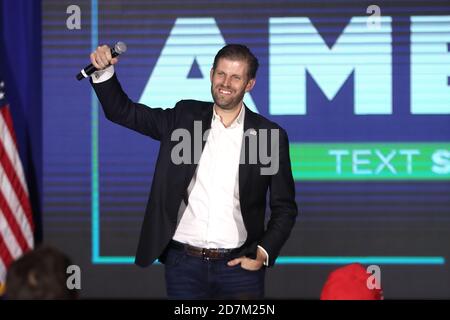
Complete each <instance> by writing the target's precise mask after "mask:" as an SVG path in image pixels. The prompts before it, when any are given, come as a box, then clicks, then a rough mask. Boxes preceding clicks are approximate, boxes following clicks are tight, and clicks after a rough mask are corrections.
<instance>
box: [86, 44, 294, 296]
mask: <svg viewBox="0 0 450 320" xmlns="http://www.w3.org/2000/svg"><path fill="white" fill-rule="evenodd" d="M91 62H92V64H93V65H94V66H95V67H96V68H97V69H98V70H101V71H97V72H96V74H94V77H93V78H92V84H93V87H94V90H95V92H96V93H97V96H98V98H99V100H100V102H101V104H102V106H103V110H104V112H105V115H106V117H107V118H108V119H109V120H111V121H113V122H116V123H118V124H121V125H123V126H125V127H127V128H130V129H133V130H135V131H137V132H140V133H142V134H144V135H147V136H150V137H151V138H153V139H156V140H159V141H160V143H161V144H160V150H159V155H158V160H157V163H156V167H155V173H154V177H153V184H152V189H151V192H150V198H149V201H148V204H147V208H146V214H145V218H144V222H143V225H142V231H141V237H140V240H139V246H138V250H137V255H136V264H138V265H140V266H147V265H149V264H151V263H152V262H153V261H154V260H155V259H157V258H158V259H159V260H160V261H161V262H162V263H164V264H165V275H166V287H167V294H168V297H169V298H171V299H208V298H225V299H244V298H248V299H257V298H263V297H264V275H265V266H267V267H270V266H272V265H273V264H274V262H275V259H276V257H277V256H278V255H279V252H280V250H281V247H282V246H283V244H284V243H285V242H286V240H287V239H288V237H289V234H290V232H291V229H292V227H293V225H294V223H295V219H296V216H297V205H296V203H295V186H294V182H293V178H292V172H291V164H290V159H289V143H288V138H287V134H286V132H285V131H284V130H283V129H282V128H281V127H279V126H278V125H277V124H275V123H273V122H271V121H269V120H267V119H265V118H264V117H262V116H260V115H258V114H256V113H254V112H252V111H250V110H249V109H248V108H247V107H246V106H245V105H244V103H243V98H244V95H245V93H246V92H250V91H251V90H252V89H253V87H254V85H255V81H256V80H255V78H256V71H257V69H258V60H257V59H256V57H255V56H254V55H253V54H252V53H251V52H250V50H249V49H248V48H247V47H246V46H243V45H227V46H225V47H224V48H222V49H221V50H220V51H219V52H218V53H217V55H216V57H215V59H214V64H213V67H212V69H211V72H210V79H211V94H212V96H213V100H214V103H209V102H201V101H195V100H182V101H179V102H178V103H177V104H176V106H175V107H174V108H172V109H166V110H163V109H160V108H149V107H147V106H144V105H142V104H139V103H134V102H133V101H131V100H130V99H129V98H128V97H127V96H126V94H125V93H124V92H123V90H122V88H121V86H120V84H119V82H118V80H117V77H116V75H115V73H114V70H113V66H112V65H114V64H116V63H117V62H118V59H117V58H114V59H113V58H112V57H111V52H110V49H109V47H107V46H101V47H98V48H97V50H96V51H95V52H93V53H92V54H91ZM199 127H201V136H200V139H201V141H200V143H199V142H198V141H197V144H196V142H195V141H194V140H195V139H196V134H195V133H196V132H195V131H196V129H198V128H199ZM180 132H187V133H189V134H190V136H191V137H193V138H192V139H190V140H191V145H190V146H191V147H192V148H191V149H192V150H194V149H195V146H196V145H200V146H202V150H200V154H201V156H200V159H194V161H192V162H190V161H180V159H179V158H180V157H182V158H183V159H184V160H185V159H186V158H189V160H190V159H192V158H191V152H190V151H192V150H188V151H189V152H187V151H186V150H183V152H181V153H182V154H183V155H182V156H181V155H180V154H181V153H180V152H177V150H178V149H179V141H178V140H177V139H176V138H177V136H179V133H180ZM267 132H270V134H271V139H257V140H256V141H258V146H257V148H258V150H267V149H269V150H272V151H273V150H274V149H275V151H274V152H272V154H271V158H272V159H275V160H276V161H277V165H276V170H273V172H271V173H270V174H262V173H263V170H264V169H267V168H263V164H262V162H261V161H250V160H249V158H250V159H251V158H252V157H253V158H254V156H255V155H257V154H256V152H255V150H256V149H255V148H253V147H255V146H252V145H250V147H249V148H247V147H246V143H245V141H247V139H248V141H253V142H255V139H252V138H256V137H257V136H258V138H261V137H260V136H261V135H263V136H264V134H266V133H267ZM197 136H198V135H197ZM274 137H275V138H276V139H275V140H274ZM261 141H262V142H261ZM195 151H196V150H194V151H193V152H192V153H193V154H194V158H195V153H196V152H195ZM259 154H261V152H260V153H259ZM241 156H242V158H241ZM242 159H244V160H243V161H242ZM269 188H270V208H271V217H270V220H269V222H268V224H267V228H266V230H265V227H264V220H265V208H266V194H267V190H268V189H269Z"/></svg>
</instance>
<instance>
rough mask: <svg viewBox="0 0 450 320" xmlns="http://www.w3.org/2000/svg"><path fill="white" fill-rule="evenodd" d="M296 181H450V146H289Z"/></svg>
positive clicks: (348, 144) (369, 144)
mask: <svg viewBox="0 0 450 320" xmlns="http://www.w3.org/2000/svg"><path fill="white" fill-rule="evenodd" d="M290 156H291V162H292V172H293V175H294V179H295V180H297V181H305V180H308V181H313V180H450V143H446V142H443V143H384V142H379V143H291V145H290Z"/></svg>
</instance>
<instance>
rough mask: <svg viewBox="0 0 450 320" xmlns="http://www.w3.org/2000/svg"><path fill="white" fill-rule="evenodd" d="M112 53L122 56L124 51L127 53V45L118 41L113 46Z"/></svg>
mask: <svg viewBox="0 0 450 320" xmlns="http://www.w3.org/2000/svg"><path fill="white" fill-rule="evenodd" d="M114 51H115V52H117V53H118V54H122V53H124V52H125V51H127V45H126V44H125V43H124V42H122V41H119V42H117V43H116V45H115V46H114Z"/></svg>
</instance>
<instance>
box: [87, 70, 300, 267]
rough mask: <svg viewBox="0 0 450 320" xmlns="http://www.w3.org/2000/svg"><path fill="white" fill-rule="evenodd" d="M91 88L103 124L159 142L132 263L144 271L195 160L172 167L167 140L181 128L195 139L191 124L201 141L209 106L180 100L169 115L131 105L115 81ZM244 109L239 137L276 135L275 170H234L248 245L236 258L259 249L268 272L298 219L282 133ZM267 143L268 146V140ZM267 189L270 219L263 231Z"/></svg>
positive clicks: (173, 219) (168, 229)
mask: <svg viewBox="0 0 450 320" xmlns="http://www.w3.org/2000/svg"><path fill="white" fill-rule="evenodd" d="M91 83H92V82H91ZM92 86H93V88H94V90H95V92H96V94H97V97H98V99H99V100H100V103H101V104H102V106H103V110H104V112H105V116H106V118H107V119H109V120H111V121H113V122H115V123H118V124H120V125H122V126H125V127H127V128H130V129H133V130H135V131H137V132H139V133H142V134H144V135H147V136H149V137H151V138H153V139H156V140H159V141H160V149H159V154H158V160H157V162H156V166H155V172H154V176H153V183H152V187H151V191H150V196H149V199H148V203H147V207H146V212H145V217H144V222H143V224H142V230H141V236H140V239H139V245H138V249H137V254H136V261H135V262H136V264H137V265H139V266H143V267H144V266H148V265H150V264H152V263H153V262H154V261H155V259H157V258H159V260H160V261H161V262H164V253H165V249H166V247H167V244H168V243H169V241H170V240H171V239H172V237H173V235H174V234H175V230H176V226H177V218H178V210H179V207H180V204H181V201H183V199H186V198H187V197H186V190H187V187H188V185H189V183H190V181H191V179H192V177H193V175H194V173H195V169H196V167H197V164H196V163H195V161H194V159H193V160H192V161H191V164H178V165H177V164H174V163H173V162H172V161H171V152H172V148H173V147H174V146H175V145H177V144H178V143H179V141H171V134H172V132H173V130H175V129H178V128H184V129H186V130H188V131H189V132H190V133H191V135H192V137H194V121H201V123H202V135H203V133H204V132H205V131H206V130H208V129H210V127H211V119H212V115H213V103H209V102H201V101H195V100H182V101H179V102H178V103H177V104H176V106H175V107H174V108H172V109H165V110H163V109H161V108H149V107H147V106H145V105H142V104H139V103H134V102H133V101H131V100H130V99H129V98H128V96H127V95H126V94H125V92H124V91H123V90H122V87H121V86H120V83H119V81H118V80H117V77H116V75H114V76H113V77H112V78H111V79H109V80H107V81H105V82H102V83H97V84H94V83H92ZM245 108H246V109H245V120H244V132H246V131H247V130H248V129H254V130H255V131H256V132H257V133H258V130H259V129H278V130H279V131H278V132H279V155H278V156H279V169H278V172H277V173H276V174H274V175H261V174H260V169H261V168H262V167H264V165H262V164H261V162H260V161H258V162H257V163H256V164H254V163H253V164H252V163H249V161H247V162H245V163H241V164H239V195H240V205H241V211H242V217H243V221H244V225H245V228H246V230H247V239H246V241H245V243H244V245H243V246H242V247H241V250H239V252H237V254H236V256H244V255H245V256H247V257H250V258H253V259H254V258H255V257H256V249H257V246H258V245H261V246H262V247H263V248H264V249H265V250H266V251H267V253H268V254H269V266H272V265H273V264H274V262H275V259H276V257H277V256H278V255H279V253H280V250H281V247H282V246H283V244H284V243H285V242H286V240H287V239H288V237H289V234H290V232H291V230H292V227H293V226H294V223H295V220H296V216H297V205H296V202H295V185H294V181H293V178H292V171H291V162H290V158H289V142H288V137H287V134H286V131H285V130H284V129H282V128H281V127H280V126H278V125H277V124H276V123H274V122H271V121H269V120H267V119H266V118H264V117H262V116H260V115H258V114H256V113H254V112H252V111H251V110H249V109H248V108H247V107H245ZM193 140H194V139H192V144H193V143H194V142H193ZM246 141H248V139H245V135H244V142H243V145H244V143H245V142H246ZM267 141H268V143H269V144H270V138H269V139H267ZM204 144H205V141H203V143H202V145H203V146H204ZM192 150H193V148H192ZM268 150H270V145H269V146H268ZM245 152H246V159H249V158H248V152H249V147H247V148H245ZM191 154H192V155H193V154H194V152H193V151H192V152H191ZM275 156H276V155H275ZM197 163H198V161H197ZM266 167H268V166H266ZM268 189H270V198H269V200H270V202H269V203H270V209H271V215H270V219H269V221H268V223H267V226H266V227H265V225H264V222H265V211H266V195H267V191H268Z"/></svg>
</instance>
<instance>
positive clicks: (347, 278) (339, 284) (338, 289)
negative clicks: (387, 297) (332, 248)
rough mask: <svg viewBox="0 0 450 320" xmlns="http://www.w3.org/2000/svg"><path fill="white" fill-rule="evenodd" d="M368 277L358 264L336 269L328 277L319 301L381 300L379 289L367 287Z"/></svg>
mask: <svg viewBox="0 0 450 320" xmlns="http://www.w3.org/2000/svg"><path fill="white" fill-rule="evenodd" d="M370 275H371V274H370V273H367V271H366V269H365V268H364V267H363V266H362V265H361V264H359V263H353V264H350V265H347V266H344V267H341V268H338V269H336V270H334V271H333V272H331V273H330V275H329V276H328V279H327V281H326V282H325V285H324V286H323V288H322V293H321V295H320V300H382V299H383V295H382V291H381V289H377V288H373V289H370V288H369V287H368V286H367V279H368V278H369V277H370Z"/></svg>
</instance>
